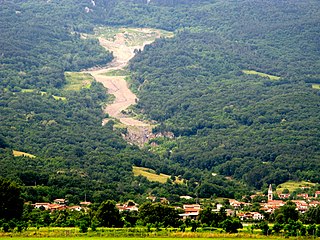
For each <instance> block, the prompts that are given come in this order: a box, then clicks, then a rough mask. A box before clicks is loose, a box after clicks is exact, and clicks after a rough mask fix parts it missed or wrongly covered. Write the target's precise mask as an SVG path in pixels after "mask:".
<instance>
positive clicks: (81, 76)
mask: <svg viewBox="0 0 320 240" xmlns="http://www.w3.org/2000/svg"><path fill="white" fill-rule="evenodd" d="M64 75H65V78H66V81H67V84H66V85H65V86H64V90H67V91H80V90H81V89H82V88H90V86H91V83H92V81H93V80H94V78H93V77H92V76H91V75H90V74H89V73H83V72H65V73H64Z"/></svg>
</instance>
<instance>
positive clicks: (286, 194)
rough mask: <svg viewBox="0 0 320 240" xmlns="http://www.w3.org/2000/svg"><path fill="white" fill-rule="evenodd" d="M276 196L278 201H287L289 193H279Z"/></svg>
mask: <svg viewBox="0 0 320 240" xmlns="http://www.w3.org/2000/svg"><path fill="white" fill-rule="evenodd" d="M278 196H279V198H280V199H288V198H289V197H290V193H280V194H278Z"/></svg>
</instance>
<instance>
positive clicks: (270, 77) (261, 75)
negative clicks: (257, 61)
mask: <svg viewBox="0 0 320 240" xmlns="http://www.w3.org/2000/svg"><path fill="white" fill-rule="evenodd" d="M242 72H243V73H245V74H248V75H258V76H260V77H266V78H269V79H270V80H279V79H280V77H277V76H274V75H270V74H266V73H262V72H257V71H253V70H243V71H242Z"/></svg>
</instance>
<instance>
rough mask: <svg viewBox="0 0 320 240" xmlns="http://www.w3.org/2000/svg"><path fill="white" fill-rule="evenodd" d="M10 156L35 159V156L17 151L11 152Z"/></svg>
mask: <svg viewBox="0 0 320 240" xmlns="http://www.w3.org/2000/svg"><path fill="white" fill-rule="evenodd" d="M12 154H13V156H15V157H21V156H23V157H29V158H35V157H36V156H35V155H32V154H30V153H26V152H21V151H17V150H12Z"/></svg>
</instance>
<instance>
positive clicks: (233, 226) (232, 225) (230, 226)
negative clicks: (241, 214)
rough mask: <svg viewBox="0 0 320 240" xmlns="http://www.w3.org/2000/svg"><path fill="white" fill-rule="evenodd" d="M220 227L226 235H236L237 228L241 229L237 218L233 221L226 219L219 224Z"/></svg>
mask: <svg viewBox="0 0 320 240" xmlns="http://www.w3.org/2000/svg"><path fill="white" fill-rule="evenodd" d="M220 226H221V227H222V228H223V230H225V231H226V232H227V233H237V232H238V229H239V228H243V226H242V224H241V223H240V220H239V219H237V218H233V219H230V218H228V219H226V220H224V221H223V222H221V223H220Z"/></svg>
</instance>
